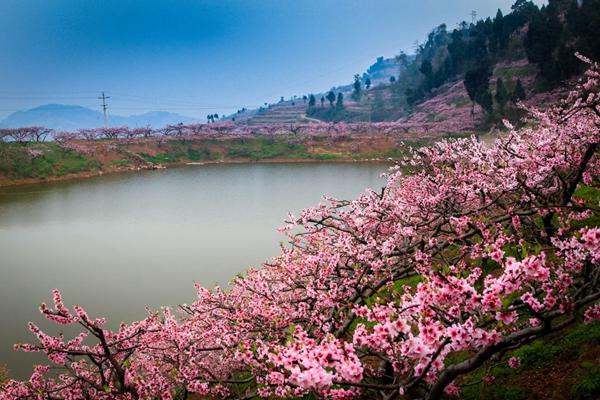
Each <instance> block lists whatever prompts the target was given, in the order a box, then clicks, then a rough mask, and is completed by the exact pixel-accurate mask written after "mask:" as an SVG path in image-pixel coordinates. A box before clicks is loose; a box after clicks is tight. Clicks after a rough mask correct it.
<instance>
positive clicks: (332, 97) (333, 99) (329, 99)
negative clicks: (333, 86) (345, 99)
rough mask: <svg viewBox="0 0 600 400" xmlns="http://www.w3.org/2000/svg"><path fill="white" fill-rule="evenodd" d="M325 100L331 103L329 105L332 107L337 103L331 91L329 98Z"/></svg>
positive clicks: (328, 94)
mask: <svg viewBox="0 0 600 400" xmlns="http://www.w3.org/2000/svg"><path fill="white" fill-rule="evenodd" d="M325 98H326V99H327V101H328V102H329V105H330V106H331V107H333V102H334V101H335V93H333V91H329V93H327V96H326V97H325Z"/></svg>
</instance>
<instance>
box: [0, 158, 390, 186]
mask: <svg viewBox="0 0 600 400" xmlns="http://www.w3.org/2000/svg"><path fill="white" fill-rule="evenodd" d="M395 161H396V160H394V159H382V158H364V159H352V158H340V159H332V160H316V159H310V158H272V159H263V160H250V159H229V160H211V161H198V162H193V161H185V162H175V163H168V164H157V165H154V166H145V167H143V166H138V167H134V168H115V169H109V170H98V171H83V172H79V173H74V174H66V175H63V176H52V177H48V178H24V179H18V180H14V181H9V180H7V181H0V189H5V188H12V187H20V186H37V185H44V184H53V183H58V182H69V181H80V180H81V181H82V180H86V179H93V178H98V177H101V176H110V175H117V174H125V173H135V172H141V171H153V170H162V169H172V168H183V167H194V166H206V165H221V164H222V165H242V164H317V163H318V164H347V163H379V164H393V163H394V162H395Z"/></svg>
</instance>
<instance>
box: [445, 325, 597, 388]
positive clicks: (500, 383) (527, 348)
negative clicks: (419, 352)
mask: <svg viewBox="0 0 600 400" xmlns="http://www.w3.org/2000/svg"><path fill="white" fill-rule="evenodd" d="M597 346H600V323H597V322H596V323H593V324H589V325H584V324H578V325H575V326H573V327H571V328H569V329H568V330H567V331H564V332H559V333H556V334H553V335H550V336H548V337H545V338H541V339H538V340H536V341H533V342H531V343H528V344H526V345H524V346H523V347H521V348H519V349H517V350H515V351H513V352H512V353H510V354H507V355H506V356H505V357H504V359H503V361H502V362H501V363H500V364H498V365H497V366H495V367H494V368H492V370H491V371H490V373H491V375H493V376H494V377H495V378H496V381H495V382H494V383H493V384H491V385H487V386H486V388H485V398H486V399H498V400H500V399H502V400H519V399H527V398H530V394H529V393H527V388H525V387H520V386H518V384H517V383H516V382H515V379H516V378H517V377H520V376H528V375H531V373H532V372H533V371H535V370H543V369H544V368H547V367H549V366H551V365H553V364H558V365H562V364H564V363H569V362H573V361H576V360H578V359H580V357H582V356H585V354H586V352H588V351H589V350H590V348H592V347H597ZM468 356H469V355H468V354H453V355H451V356H449V357H448V362H450V363H456V362H460V361H463V360H465V359H467V358H468ZM513 356H515V357H519V358H520V359H521V367H520V368H518V369H511V368H509V367H508V365H507V364H506V360H508V358H509V357H513ZM599 372H600V363H599V362H598V361H595V362H591V361H582V362H581V364H580V366H579V368H577V369H576V370H575V371H565V373H572V374H574V376H575V377H576V379H577V384H576V385H574V387H573V388H572V395H573V398H574V399H581V400H587V399H597V398H598V396H600V373H599ZM483 376H484V369H483V368H480V369H479V370H477V371H475V372H473V373H471V374H469V375H468V376H466V377H465V381H464V383H467V382H478V381H481V379H482V378H483ZM481 390H482V388H481V383H479V384H476V385H470V386H467V387H465V388H464V391H463V396H462V397H461V398H464V399H473V400H475V399H479V398H480V394H481Z"/></svg>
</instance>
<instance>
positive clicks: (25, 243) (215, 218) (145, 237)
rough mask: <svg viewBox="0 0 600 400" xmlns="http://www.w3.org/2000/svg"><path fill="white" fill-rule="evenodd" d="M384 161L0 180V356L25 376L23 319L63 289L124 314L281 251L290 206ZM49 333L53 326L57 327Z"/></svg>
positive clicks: (372, 183) (357, 182)
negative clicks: (17, 347) (18, 346)
mask: <svg viewBox="0 0 600 400" xmlns="http://www.w3.org/2000/svg"><path fill="white" fill-rule="evenodd" d="M386 168H387V167H386V166H385V165H382V164H353V163H347V164H273V165H269V164H262V165H260V164H253V165H214V166H195V167H188V168H177V169H169V170H161V171H146V172H142V173H135V174H125V175H114V176H107V177H101V178H97V179H91V180H87V181H78V182H68V183H57V184H51V185H38V186H28V187H19V188H11V189H0V316H1V320H0V321H1V322H0V324H1V325H0V365H1V364H5V365H6V366H8V368H9V369H10V371H11V375H12V376H14V377H20V378H24V377H26V376H29V375H28V374H29V372H30V370H31V365H32V364H33V363H34V362H36V361H38V360H41V358H39V357H38V356H35V355H31V354H25V353H16V352H14V351H13V350H12V345H13V344H14V343H15V342H24V341H26V342H30V341H32V336H31V334H29V332H28V330H27V327H26V324H27V322H28V321H34V322H36V323H39V325H41V326H42V327H48V326H50V324H49V323H44V321H43V318H42V317H41V315H40V314H39V312H38V311H37V307H38V305H39V303H40V302H42V301H44V302H47V303H50V302H51V301H50V291H51V290H52V289H53V288H59V289H61V291H62V292H63V296H64V299H65V302H66V304H67V305H72V304H81V305H83V306H85V307H86V308H87V309H88V312H89V313H90V314H91V315H92V316H105V315H106V316H109V321H110V322H111V323H110V326H111V327H115V326H116V324H118V322H120V321H132V320H136V319H140V318H143V317H144V315H145V307H147V306H148V307H151V308H157V307H159V306H161V305H173V304H181V303H189V302H191V301H192V300H193V297H194V288H193V282H199V283H201V284H202V285H204V286H213V285H215V284H221V285H226V284H227V282H228V281H229V280H230V279H231V278H232V277H233V276H234V275H235V274H236V273H238V272H240V271H244V270H245V269H247V268H248V267H251V266H259V265H260V264H261V262H262V261H264V260H266V259H268V258H269V257H270V256H273V255H276V254H277V252H278V246H279V243H280V241H281V240H283V239H284V238H283V237H282V236H280V235H279V234H278V233H277V232H276V228H277V227H279V226H281V225H282V221H283V220H284V219H285V217H286V215H287V212H288V211H292V212H295V213H297V212H298V211H299V210H301V209H302V208H306V207H310V206H313V205H316V204H318V203H319V202H320V201H321V200H322V197H321V196H322V195H323V194H328V195H333V196H336V197H338V198H353V197H355V196H356V195H357V194H358V193H360V192H361V191H362V190H363V189H365V188H367V187H371V188H374V189H379V188H380V187H381V186H382V185H383V184H384V181H383V179H381V178H380V174H381V173H382V172H384V171H385V170H386ZM49 332H54V333H56V332H58V330H57V329H56V328H55V329H53V330H50V331H49Z"/></svg>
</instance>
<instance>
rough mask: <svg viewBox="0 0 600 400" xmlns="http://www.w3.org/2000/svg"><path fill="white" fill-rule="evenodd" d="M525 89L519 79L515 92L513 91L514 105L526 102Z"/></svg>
mask: <svg viewBox="0 0 600 400" xmlns="http://www.w3.org/2000/svg"><path fill="white" fill-rule="evenodd" d="M525 98H526V95H525V89H524V88H523V84H522V83H521V80H520V79H517V83H516V84H515V90H513V93H512V96H511V100H512V102H513V103H517V102H519V101H523V100H525Z"/></svg>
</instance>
